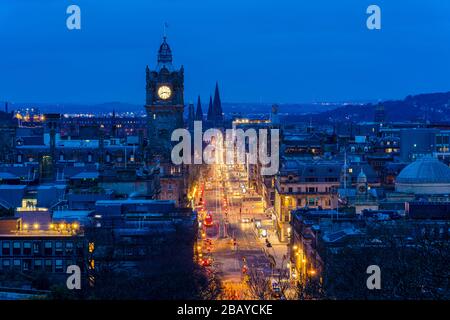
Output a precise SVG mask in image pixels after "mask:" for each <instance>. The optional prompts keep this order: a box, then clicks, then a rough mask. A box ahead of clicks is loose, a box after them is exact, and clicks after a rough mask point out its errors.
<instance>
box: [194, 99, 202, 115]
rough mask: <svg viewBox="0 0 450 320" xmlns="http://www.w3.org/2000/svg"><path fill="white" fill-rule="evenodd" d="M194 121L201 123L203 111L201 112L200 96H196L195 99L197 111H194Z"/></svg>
mask: <svg viewBox="0 0 450 320" xmlns="http://www.w3.org/2000/svg"><path fill="white" fill-rule="evenodd" d="M195 120H196V121H203V110H202V103H201V101H200V96H198V99H197V110H196V111H195Z"/></svg>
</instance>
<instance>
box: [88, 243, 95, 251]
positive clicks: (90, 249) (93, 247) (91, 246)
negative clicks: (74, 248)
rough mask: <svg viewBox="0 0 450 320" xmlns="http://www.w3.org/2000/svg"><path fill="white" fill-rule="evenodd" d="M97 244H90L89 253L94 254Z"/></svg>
mask: <svg viewBox="0 0 450 320" xmlns="http://www.w3.org/2000/svg"><path fill="white" fill-rule="evenodd" d="M94 249H95V244H94V243H93V242H89V253H92V252H94Z"/></svg>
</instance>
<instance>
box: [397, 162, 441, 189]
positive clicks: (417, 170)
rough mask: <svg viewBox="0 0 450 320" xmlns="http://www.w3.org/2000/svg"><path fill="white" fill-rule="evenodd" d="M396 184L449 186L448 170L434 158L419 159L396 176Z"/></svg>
mask: <svg viewBox="0 0 450 320" xmlns="http://www.w3.org/2000/svg"><path fill="white" fill-rule="evenodd" d="M396 183H400V184H417V183H420V184H441V183H443V184H447V183H449V184H450V168H449V167H448V166H446V165H445V164H443V163H442V162H440V161H439V160H438V159H436V158H432V157H425V158H421V159H418V160H416V161H415V162H413V163H411V164H409V165H408V166H406V167H405V168H404V169H403V170H402V171H401V172H400V174H399V175H398V176H397V179H396Z"/></svg>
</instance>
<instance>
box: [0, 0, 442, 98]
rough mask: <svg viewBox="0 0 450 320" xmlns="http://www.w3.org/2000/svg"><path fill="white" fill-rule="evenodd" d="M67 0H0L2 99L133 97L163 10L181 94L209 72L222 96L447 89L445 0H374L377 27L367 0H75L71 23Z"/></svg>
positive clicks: (201, 88) (198, 87)
mask: <svg viewBox="0 0 450 320" xmlns="http://www.w3.org/2000/svg"><path fill="white" fill-rule="evenodd" d="M69 4H71V3H69V2H68V1H61V2H57V1H45V2H44V3H42V2H41V3H39V4H36V3H32V2H29V1H17V2H16V3H14V4H8V6H6V5H0V8H2V9H3V10H0V12H1V13H0V15H1V16H0V18H1V19H0V21H1V22H0V27H1V28H2V29H4V30H6V29H8V30H11V32H8V33H2V34H1V35H0V40H1V42H0V43H2V45H1V46H2V48H1V49H2V50H1V51H2V54H1V56H2V59H1V62H0V67H1V69H2V70H4V71H3V74H4V76H3V77H2V78H1V79H0V88H1V89H0V99H1V100H2V101H11V102H22V103H27V102H33V103H57V102H62V103H81V104H93V103H103V102H110V101H120V102H124V103H133V104H142V103H143V101H144V99H145V97H144V95H145V94H144V88H143V87H142V79H144V77H145V66H146V65H149V66H150V67H153V66H155V64H156V61H155V59H154V55H155V53H156V52H157V49H158V46H159V44H160V40H161V39H162V36H163V25H164V23H166V22H167V23H168V24H169V27H168V28H167V35H168V41H169V43H170V45H171V47H172V49H173V53H174V63H175V65H177V66H180V65H181V64H183V65H184V67H185V70H186V90H185V91H186V92H185V97H186V99H185V100H186V102H189V101H196V97H197V95H198V94H200V95H201V96H202V98H203V100H204V101H207V99H208V96H209V95H210V94H212V93H213V89H214V84H215V82H216V81H219V84H220V86H221V92H222V96H223V101H225V102H254V103H256V102H264V103H307V102H319V101H368V100H370V101H374V100H378V99H381V100H384V99H397V98H404V97H405V96H407V95H409V94H419V93H424V92H439V91H448V87H447V84H446V75H447V74H448V72H449V71H450V66H449V65H448V64H445V59H446V56H448V53H450V45H449V44H448V42H447V41H445V40H446V38H447V36H448V34H450V24H449V23H448V22H447V21H446V16H445V12H449V11H448V10H447V9H450V8H449V5H448V4H444V3H439V5H436V1H431V2H428V3H426V4H423V3H419V1H414V2H412V3H409V4H408V6H404V5H401V4H393V3H389V2H386V1H378V5H380V7H381V9H382V21H383V22H382V29H381V30H368V29H367V28H366V19H367V17H368V15H367V14H366V12H365V11H366V8H367V6H368V5H369V4H371V3H369V1H363V2H362V3H358V4H355V1H344V2H340V3H339V4H331V3H327V2H326V1H319V2H317V3H315V4H298V3H297V4H296V3H294V2H293V1H287V0H285V1H281V2H278V3H277V5H274V3H273V2H271V1H263V2H258V4H259V5H258V6H256V3H255V2H253V1H247V2H245V3H242V4H240V6H239V7H238V8H239V10H238V9H235V8H236V6H234V5H230V3H229V2H227V3H226V4H225V3H216V4H214V5H211V4H207V3H206V2H205V1H195V2H190V3H189V4H186V3H183V2H180V1H170V2H161V1H155V2H152V3H151V4H149V3H144V2H140V1H137V2H136V5H135V6H133V7H132V8H130V7H125V6H118V5H117V4H118V2H117V1H116V2H111V1H108V2H96V3H95V4H93V3H89V2H87V1H83V0H79V1H77V4H78V5H79V6H80V8H81V19H82V20H81V21H82V29H81V30H72V31H69V30H67V28H66V26H65V21H66V18H67V16H68V15H67V14H66V12H65V9H66V8H67V6H68V5H69ZM36 12H41V13H42V14H39V15H36V14H35V13H36ZM19 14H20V16H21V17H22V18H21V19H17V16H18V15H19ZM147 17H155V19H148V18H147ZM337 17H341V18H337ZM411 20H413V21H414V25H412V24H411ZM423 43H425V45H419V44H423ZM331 49H332V50H331ZM388 75H389V76H388ZM263 93H264V94H263Z"/></svg>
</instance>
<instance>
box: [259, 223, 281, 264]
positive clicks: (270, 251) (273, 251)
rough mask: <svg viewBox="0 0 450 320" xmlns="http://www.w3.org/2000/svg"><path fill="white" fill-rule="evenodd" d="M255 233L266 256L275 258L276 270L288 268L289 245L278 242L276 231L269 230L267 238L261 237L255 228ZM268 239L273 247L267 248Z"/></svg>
mask: <svg viewBox="0 0 450 320" xmlns="http://www.w3.org/2000/svg"><path fill="white" fill-rule="evenodd" d="M253 233H254V234H255V237H256V238H257V239H258V240H259V242H260V243H261V246H262V248H263V251H264V253H265V254H266V256H268V257H270V256H272V257H273V259H274V261H275V264H276V265H275V269H278V268H286V264H287V262H288V245H287V243H281V242H280V241H279V240H278V237H277V235H276V232H275V230H274V229H268V230H267V237H266V238H263V237H260V236H259V235H258V234H257V231H256V228H255V227H254V228H253ZM266 239H267V240H269V242H270V244H271V245H272V247H270V248H268V247H267V246H266ZM282 264H284V265H282Z"/></svg>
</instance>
